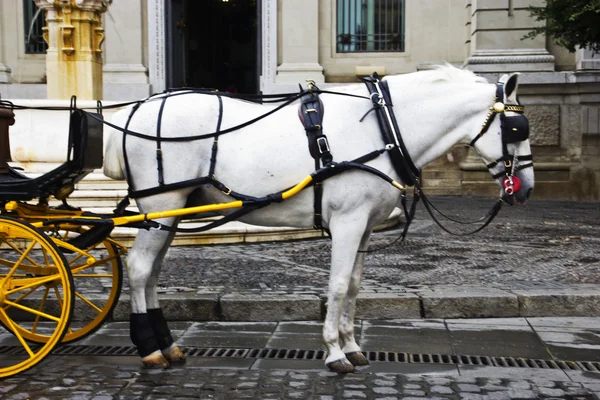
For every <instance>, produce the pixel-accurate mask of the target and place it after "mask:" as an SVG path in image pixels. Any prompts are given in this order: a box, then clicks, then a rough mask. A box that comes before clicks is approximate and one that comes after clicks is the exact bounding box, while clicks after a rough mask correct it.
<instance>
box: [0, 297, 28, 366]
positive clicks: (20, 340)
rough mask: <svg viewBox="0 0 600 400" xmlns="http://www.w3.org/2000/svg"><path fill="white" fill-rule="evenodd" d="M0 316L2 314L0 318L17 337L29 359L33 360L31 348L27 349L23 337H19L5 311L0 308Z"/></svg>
mask: <svg viewBox="0 0 600 400" xmlns="http://www.w3.org/2000/svg"><path fill="white" fill-rule="evenodd" d="M0 314H2V316H3V317H4V318H5V320H6V323H7V324H8V326H9V328H10V329H11V331H12V332H13V333H14V334H15V336H16V337H17V339H18V340H19V342H21V344H22V345H23V347H24V348H25V351H27V353H28V354H29V357H30V358H33V356H34V354H33V351H31V348H30V347H29V345H28V344H27V342H26V341H25V339H23V336H21V334H20V333H19V331H18V329H17V328H16V327H15V325H14V324H13V322H12V320H11V319H10V318H9V317H8V314H7V313H6V311H4V309H2V308H0Z"/></svg>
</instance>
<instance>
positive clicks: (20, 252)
mask: <svg viewBox="0 0 600 400" xmlns="http://www.w3.org/2000/svg"><path fill="white" fill-rule="evenodd" d="M4 243H6V244H7V245H9V246H10V247H11V248H12V249H13V250H14V251H16V252H17V253H19V254H21V255H23V254H24V253H23V252H22V251H21V249H19V248H18V247H17V246H15V245H14V244H12V243H11V242H4ZM33 245H35V241H33V240H32V242H31V246H33ZM25 258H26V259H27V261H29V262H30V263H31V265H33V266H36V267H39V264H38V263H37V262H35V261H34V260H33V259H31V258H29V257H27V256H26V257H25ZM9 263H10V264H9V265H8V266H11V265H13V262H12V261H9Z"/></svg>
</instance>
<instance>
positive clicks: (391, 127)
mask: <svg viewBox="0 0 600 400" xmlns="http://www.w3.org/2000/svg"><path fill="white" fill-rule="evenodd" d="M363 81H364V82H365V85H367V89H368V90H369V98H370V99H371V101H372V102H373V108H372V109H371V110H369V112H367V114H368V113H370V112H371V111H373V110H374V111H375V114H376V115H377V122H379V130H380V131H381V136H382V138H383V140H384V142H385V145H386V146H389V148H390V151H389V155H390V159H391V161H392V165H393V166H394V170H395V171H396V173H397V174H398V176H399V177H400V179H401V180H402V182H403V183H404V184H406V185H408V186H414V185H415V184H416V183H417V182H418V181H419V176H420V174H421V171H419V169H418V168H417V167H416V166H415V164H414V163H413V161H412V158H411V157H410V154H409V153H408V150H407V149H406V146H405V144H404V141H403V140H402V135H401V133H400V128H398V123H397V121H396V116H395V115H394V110H393V108H392V107H393V106H394V104H393V103H392V97H391V96H390V89H389V87H388V84H387V82H385V81H381V80H379V76H378V75H377V73H373V75H372V76H370V77H367V78H364V79H363ZM365 116H366V114H365ZM364 118H365V117H364V116H363V118H362V119H364ZM362 119H361V121H362Z"/></svg>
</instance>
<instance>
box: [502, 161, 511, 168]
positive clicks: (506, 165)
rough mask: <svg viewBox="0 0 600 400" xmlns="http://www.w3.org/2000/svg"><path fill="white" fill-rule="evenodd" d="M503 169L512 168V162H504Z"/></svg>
mask: <svg viewBox="0 0 600 400" xmlns="http://www.w3.org/2000/svg"><path fill="white" fill-rule="evenodd" d="M504 167H505V168H510V167H512V161H511V160H504Z"/></svg>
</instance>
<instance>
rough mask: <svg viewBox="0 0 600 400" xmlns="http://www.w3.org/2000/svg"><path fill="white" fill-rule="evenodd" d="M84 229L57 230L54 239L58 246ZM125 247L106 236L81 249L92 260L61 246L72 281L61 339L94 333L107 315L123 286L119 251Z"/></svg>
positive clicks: (112, 308)
mask: <svg viewBox="0 0 600 400" xmlns="http://www.w3.org/2000/svg"><path fill="white" fill-rule="evenodd" d="M85 230H86V228H78V229H72V230H68V231H59V235H60V237H61V239H60V240H56V242H55V243H56V244H57V245H58V247H59V248H61V249H62V246H61V242H63V241H66V240H69V239H71V238H73V236H77V235H78V234H81V233H83V232H84V231H85ZM125 251H126V249H125V247H123V246H121V245H119V244H118V243H116V242H115V241H113V240H112V239H110V238H107V239H105V240H103V241H102V242H100V243H97V244H94V245H91V246H89V247H87V248H86V249H85V253H87V254H90V255H92V256H93V260H92V261H90V260H89V259H88V257H87V256H86V255H85V254H83V252H78V251H74V250H73V251H66V249H65V250H63V255H64V256H65V259H66V260H67V263H68V265H69V268H70V269H71V274H72V275H73V281H74V283H75V290H74V293H75V298H74V304H75V305H74V307H75V311H74V312H73V318H72V319H71V325H70V326H69V328H68V330H67V333H66V334H65V337H64V338H63V340H62V341H63V343H69V342H74V341H77V340H81V339H83V338H85V337H86V336H88V335H90V334H92V333H94V332H95V331H96V330H98V328H100V327H101V326H102V324H103V323H104V322H105V321H106V320H107V319H108V318H109V317H110V316H111V314H112V311H113V310H114V308H115V307H116V305H117V303H118V301H119V295H120V294H121V288H122V287H123V264H122V262H121V255H122V254H124V253H125Z"/></svg>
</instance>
